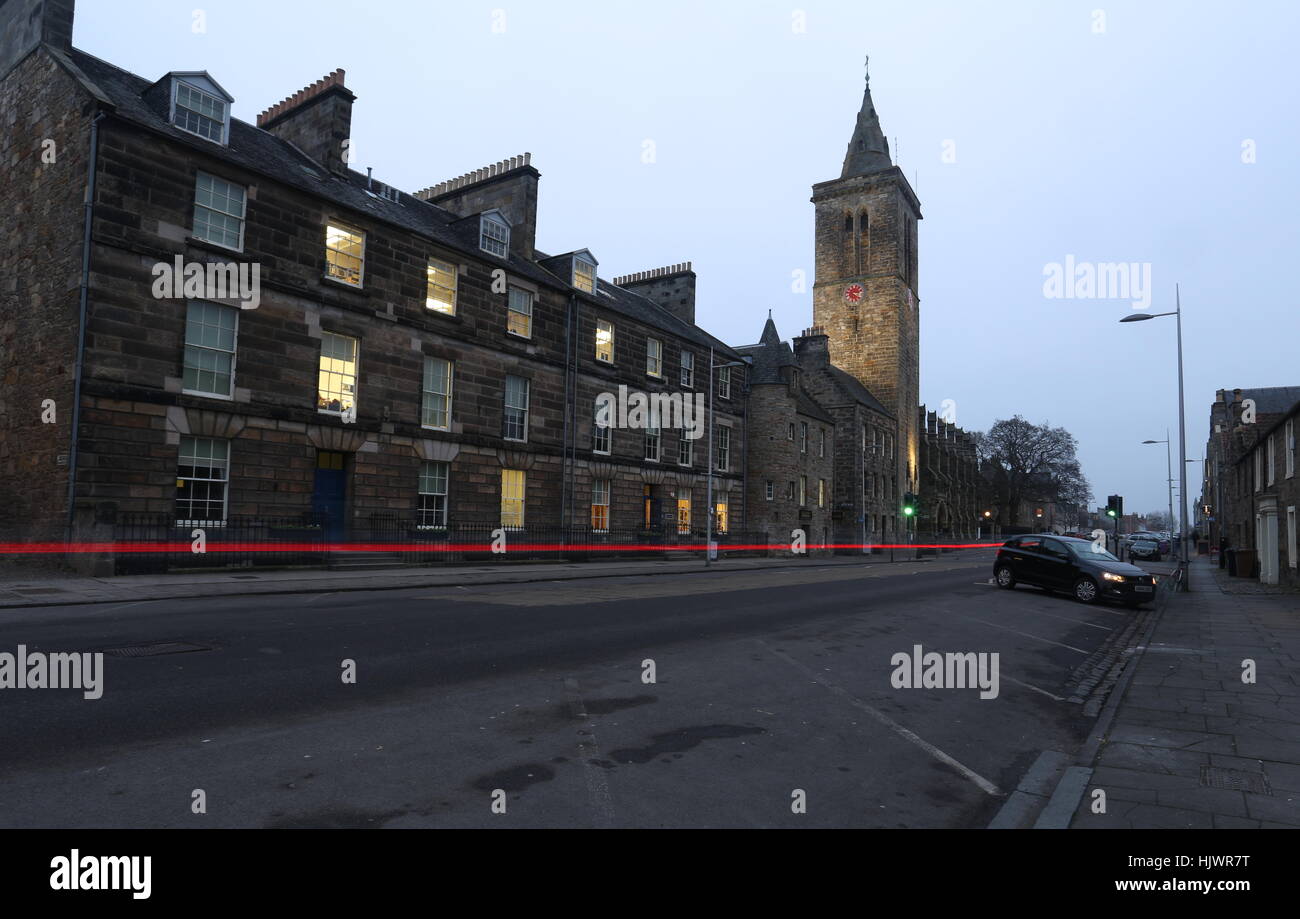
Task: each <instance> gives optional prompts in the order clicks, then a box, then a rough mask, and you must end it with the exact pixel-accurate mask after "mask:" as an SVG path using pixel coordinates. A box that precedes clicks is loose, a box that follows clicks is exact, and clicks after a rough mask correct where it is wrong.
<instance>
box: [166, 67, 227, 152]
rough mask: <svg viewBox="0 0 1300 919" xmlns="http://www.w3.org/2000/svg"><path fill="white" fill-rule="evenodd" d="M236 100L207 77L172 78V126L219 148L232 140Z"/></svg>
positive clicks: (202, 75)
mask: <svg viewBox="0 0 1300 919" xmlns="http://www.w3.org/2000/svg"><path fill="white" fill-rule="evenodd" d="M232 101H233V100H232V99H231V98H230V96H228V95H227V94H226V92H225V91H224V90H223V89H222V88H221V87H220V86H218V85H217V84H216V82H215V81H213V80H212V79H211V78H210V77H208V76H207V74H187V75H186V77H185V78H184V79H183V78H181V77H173V78H172V97H171V123H172V124H174V125H176V127H178V128H180V129H181V130H182V131H186V132H188V133H190V134H197V135H198V136H199V137H202V138H204V139H206V140H210V141H212V142H213V143H216V144H222V145H223V146H224V145H225V144H226V143H227V141H228V140H229V137H230V103H231V102H232Z"/></svg>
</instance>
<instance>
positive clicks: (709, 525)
mask: <svg viewBox="0 0 1300 919" xmlns="http://www.w3.org/2000/svg"><path fill="white" fill-rule="evenodd" d="M744 366H745V364H744V362H742V361H730V362H729V363H726V364H715V363H714V362H713V349H712V348H710V349H709V487H708V497H707V498H706V499H705V500H707V501H708V503H709V506H708V507H706V508H705V509H704V510H705V513H704V517H705V520H706V524H705V531H704V567H705V568H707V567H709V565H710V564H711V563H712V561H713V414H714V411H713V374H714V373H715V372H716V371H718V370H721V369H722V368H723V367H744ZM683 434H684V432H683ZM728 449H730V448H728Z"/></svg>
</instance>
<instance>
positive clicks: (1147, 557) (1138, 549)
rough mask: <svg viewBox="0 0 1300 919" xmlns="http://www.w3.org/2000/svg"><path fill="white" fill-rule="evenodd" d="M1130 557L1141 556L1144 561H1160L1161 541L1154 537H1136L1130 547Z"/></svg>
mask: <svg viewBox="0 0 1300 919" xmlns="http://www.w3.org/2000/svg"><path fill="white" fill-rule="evenodd" d="M1128 555H1129V558H1140V559H1143V560H1144V561H1149V562H1158V561H1160V543H1158V542H1156V541H1155V540H1154V539H1135V540H1133V542H1131V543H1130V544H1129V547H1128Z"/></svg>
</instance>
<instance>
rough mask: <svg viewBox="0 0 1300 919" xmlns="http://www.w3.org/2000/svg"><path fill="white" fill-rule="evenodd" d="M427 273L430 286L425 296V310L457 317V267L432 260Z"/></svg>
mask: <svg viewBox="0 0 1300 919" xmlns="http://www.w3.org/2000/svg"><path fill="white" fill-rule="evenodd" d="M425 272H426V274H427V276H428V285H427V288H426V291H425V294H424V306H425V308H426V309H431V310H434V311H436V312H439V313H446V314H447V315H448V316H455V315H456V266H455V265H452V264H449V263H447V262H440V261H438V260H437V259H432V258H431V259H429V266H428V268H427V269H426V270H425Z"/></svg>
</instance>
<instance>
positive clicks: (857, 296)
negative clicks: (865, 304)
mask: <svg viewBox="0 0 1300 919" xmlns="http://www.w3.org/2000/svg"><path fill="white" fill-rule="evenodd" d="M844 299H845V300H847V301H849V302H850V303H860V302H861V301H862V285H861V284H850V285H849V286H848V287H846V288H844Z"/></svg>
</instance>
